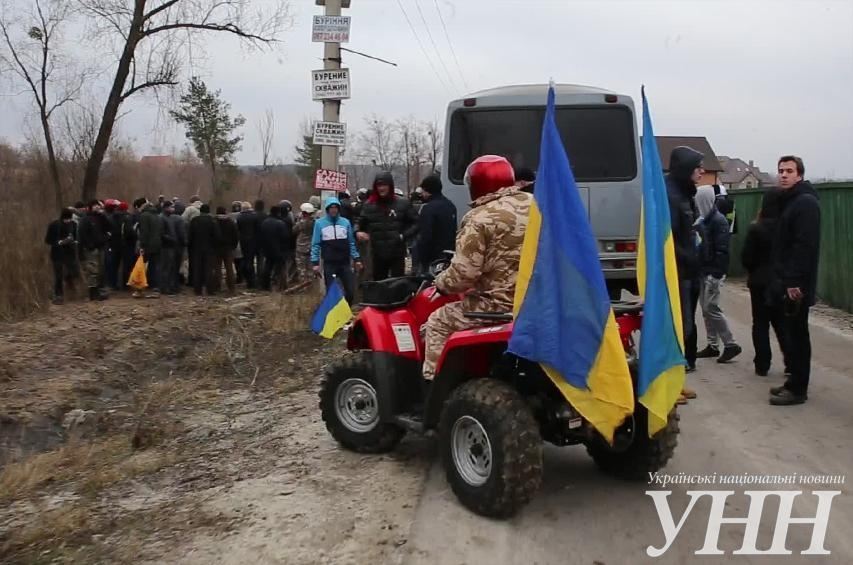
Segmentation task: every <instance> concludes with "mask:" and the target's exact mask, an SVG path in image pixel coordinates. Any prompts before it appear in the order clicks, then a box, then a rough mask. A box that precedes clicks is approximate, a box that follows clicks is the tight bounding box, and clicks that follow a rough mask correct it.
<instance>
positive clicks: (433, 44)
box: [415, 0, 455, 86]
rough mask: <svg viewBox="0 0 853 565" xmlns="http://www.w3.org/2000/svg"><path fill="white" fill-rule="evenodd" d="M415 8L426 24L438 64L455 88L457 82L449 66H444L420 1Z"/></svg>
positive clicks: (416, 1)
mask: <svg viewBox="0 0 853 565" xmlns="http://www.w3.org/2000/svg"><path fill="white" fill-rule="evenodd" d="M415 8H417V9H418V14H419V15H420V17H421V21H422V22H423V23H424V27H425V28H426V32H427V37H429V42H430V43H432V48H433V49H435V54H436V56H437V57H438V62H439V63H440V64H441V68H443V69H444V74H446V75H447V79H448V80H449V81H450V85H451V86H455V81H454V80H453V76H452V75H451V74H450V71H448V70H447V65H445V64H444V59H443V58H442V57H441V51H439V50H438V45H436V44H435V40H434V39H433V38H432V32H431V31H430V29H429V24H428V23H427V21H426V18H425V17H424V13H423V11H421V4H420V2H418V0H415Z"/></svg>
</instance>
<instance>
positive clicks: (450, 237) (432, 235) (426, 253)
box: [416, 175, 456, 272]
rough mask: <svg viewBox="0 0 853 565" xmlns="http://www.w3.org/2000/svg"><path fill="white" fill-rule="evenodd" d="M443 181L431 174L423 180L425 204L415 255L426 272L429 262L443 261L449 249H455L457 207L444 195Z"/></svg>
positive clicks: (422, 209) (420, 217)
mask: <svg viewBox="0 0 853 565" xmlns="http://www.w3.org/2000/svg"><path fill="white" fill-rule="evenodd" d="M441 188H442V187H441V179H440V178H438V175H429V176H428V177H426V178H424V180H423V181H421V189H422V190H423V198H424V200H426V204H424V205H423V208H421V213H420V215H419V216H418V244H417V253H416V256H417V257H418V260H419V261H420V265H418V266H417V267H420V270H421V271H422V272H426V271H427V270H428V269H429V266H430V263H432V262H433V261H435V260H436V259H441V257H442V254H443V252H444V251H446V250H451V251H452V250H453V249H454V248H455V247H456V206H455V205H454V204H453V202H451V201H450V200H448V199H447V197H445V196H444V194H442V192H441Z"/></svg>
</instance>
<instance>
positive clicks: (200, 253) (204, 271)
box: [187, 204, 221, 296]
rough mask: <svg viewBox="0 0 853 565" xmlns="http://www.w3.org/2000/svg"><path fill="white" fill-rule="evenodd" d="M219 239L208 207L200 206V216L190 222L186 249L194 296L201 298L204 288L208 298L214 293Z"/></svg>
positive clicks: (205, 205) (207, 205)
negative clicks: (190, 268) (187, 249)
mask: <svg viewBox="0 0 853 565" xmlns="http://www.w3.org/2000/svg"><path fill="white" fill-rule="evenodd" d="M220 239H221V234H220V233H219V225H218V224H217V223H216V220H215V219H214V218H213V216H211V215H210V205H209V204H202V205H201V208H200V214H199V215H198V216H196V217H195V218H193V219H192V220H191V221H190V229H189V234H188V236H187V247H188V248H189V252H190V257H191V258H192V266H193V274H192V281H193V290H194V291H195V294H196V296H201V295H202V290H203V289H204V288H206V289H207V294H208V296H210V295H213V294H215V293H216V284H215V283H214V280H213V278H214V269H215V267H214V264H215V262H216V248H217V247H218V246H219V242H220Z"/></svg>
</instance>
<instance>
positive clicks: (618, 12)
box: [0, 0, 853, 178]
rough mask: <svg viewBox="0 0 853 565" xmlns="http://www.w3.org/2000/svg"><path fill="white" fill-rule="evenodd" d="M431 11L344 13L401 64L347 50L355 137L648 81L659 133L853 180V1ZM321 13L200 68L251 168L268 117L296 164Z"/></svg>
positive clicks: (375, 6)
mask: <svg viewBox="0 0 853 565" xmlns="http://www.w3.org/2000/svg"><path fill="white" fill-rule="evenodd" d="M17 1H18V2H22V3H23V2H27V1H28V0H17ZM400 5H402V9H401V6H400ZM437 6H438V9H437ZM437 6H436V0H399V3H398V0H352V7H351V8H350V9H348V10H344V14H345V15H350V16H352V33H351V38H350V43H349V44H346V45H345V46H346V47H349V48H351V49H356V50H358V51H363V52H366V53H369V54H371V55H375V56H377V57H382V58H385V59H389V60H392V61H394V62H396V63H397V64H398V65H399V66H398V67H396V68H395V67H391V66H388V65H385V64H382V63H379V62H376V61H371V60H369V59H364V58H361V57H358V56H355V55H352V54H348V53H344V65H345V66H348V67H349V68H350V69H351V77H352V91H353V97H352V99H351V100H349V101H346V102H345V103H344V105H343V110H342V121H345V122H347V123H348V127H349V130H350V131H351V132H353V131H355V130H357V129H359V128H360V126H361V124H362V120H363V118H364V116H366V115H369V114H371V113H377V114H380V115H384V116H386V117H388V118H392V119H393V118H398V117H403V116H405V115H408V114H412V115H414V116H416V117H419V118H423V119H432V118H438V119H439V121H440V122H441V123H443V120H444V112H445V108H446V105H447V102H448V101H449V100H451V99H453V98H457V97H460V96H462V95H464V94H465V93H468V92H472V91H476V90H480V89H484V88H489V87H493V86H499V85H505V84H514V83H542V82H547V81H548V79H549V78H553V79H554V80H555V81H556V82H564V83H578V84H587V85H593V86H600V87H604V88H608V89H610V90H614V91H617V92H620V93H624V94H630V95H632V96H633V97H634V98H635V99H637V98H639V92H640V85H641V84H645V85H646V92H647V94H648V96H649V100H650V104H651V110H652V116H653V119H654V124H655V130H656V133H657V134H658V135H702V136H706V137H707V138H708V140H709V141H710V143H711V146H712V147H713V148H714V151H715V152H716V153H717V154H718V155H728V156H737V157H741V158H743V159H746V160H748V159H754V160H755V162H756V164H758V165H760V166H761V168H762V169H763V170H765V171H771V172H772V171H773V170H774V169H775V158H776V157H777V156H778V155H780V154H782V153H796V154H799V155H801V156H802V157H803V158H804V159H805V163H806V169H807V176H810V177H836V178H841V177H845V178H853V1H850V0H808V1H799V2H793V1H785V0H741V1H737V2H729V1H725V0H714V1H710V0H708V1H700V0H677V1H657V2H649V1H643V0H622V1H605V0H591V1H579V0H437ZM418 7H420V12H419V11H418ZM438 10H440V12H441V14H442V15H443V17H444V21H445V23H446V26H447V36H446V35H445V32H444V29H443V28H442V24H441V20H440V19H439V11H438ZM321 11H322V8H321V7H318V6H314V2H313V0H298V1H294V2H293V13H294V25H293V27H292V29H290V30H289V31H288V32H286V33H285V34H284V36H283V39H284V42H283V44H282V45H281V46H280V47H279V48H278V49H277V50H276V51H274V52H272V53H247V52H245V51H244V50H242V49H240V48H239V46H238V45H237V44H236V43H235V42H234V41H231V40H223V39H222V38H221V37H217V38H214V39H212V40H209V41H208V43H207V55H208V57H207V58H206V60H205V61H203V62H198V63H197V66H196V67H195V68H194V69H193V72H194V73H196V74H199V75H201V76H202V77H203V78H204V79H205V80H206V81H207V83H208V85H209V86H211V87H213V88H219V89H221V90H222V93H223V96H224V97H225V98H226V99H227V100H228V101H229V102H230V103H231V104H232V107H233V110H234V111H235V112H239V113H241V114H243V115H244V116H245V117H246V118H247V120H248V122H247V126H246V128H245V132H244V133H245V143H244V146H243V151H242V153H241V154H240V156H239V160H240V162H241V163H243V164H254V163H257V162H259V160H260V150H259V142H258V136H257V132H256V128H255V124H256V122H257V121H258V120H259V119H260V117H261V116H262V114H263V112H264V110H265V109H266V108H272V109H273V110H274V112H275V116H276V121H277V132H276V139H275V143H274V147H273V153H274V157H275V158H277V159H280V160H282V161H284V162H290V161H292V159H293V153H294V152H293V146H294V145H295V144H296V142H297V130H298V125H299V122H300V120H301V119H302V118H304V117H306V116H307V117H313V118H319V117H320V116H321V105H320V103H319V102H313V101H312V100H311V92H310V71H311V70H312V69H318V68H322V61H321V58H322V44H321V43H312V42H311V16H312V15H313V14H318V13H321ZM404 11H405V14H406V15H407V16H408V19H409V21H410V22H411V24H412V26H413V27H414V33H413V31H412V29H411V28H410V26H409V24H408V23H407V21H406V18H405V16H404ZM421 14H422V15H421ZM427 30H429V33H431V35H432V40H431V39H430V36H429V33H428V31H427ZM415 33H416V34H417V37H418V38H419V39H420V43H421V44H422V45H423V50H422V48H421V46H419V44H418V41H417V40H416V39H415ZM448 36H449V38H450V42H451V43H452V45H453V47H454V48H455V52H456V56H457V58H458V63H459V65H458V66H457V64H456V62H455V61H454V58H453V56H452V54H451V51H450V48H449V46H448V40H447V37H448ZM433 43H435V46H437V51H436V48H435V47H434V46H433ZM424 50H425V51H426V54H425V53H424ZM430 63H431V64H430ZM187 74H189V71H188V73H187ZM439 77H441V78H439ZM462 77H464V82H463V78H462ZM29 102H30V100H29V99H27V98H24V97H19V98H16V99H15V98H9V97H0V116H2V121H0V137H3V138H5V139H7V140H11V141H18V140H20V139H21V133H20V132H21V130H22V128H23V127H24V122H25V118H26V114H27V113H28V112H29V111H30V107H29V105H28V104H29ZM126 109H127V110H131V113H130V114H129V115H127V116H126V117H125V118H123V120H122V122H121V126H120V131H121V133H122V135H123V136H125V137H130V138H132V139H133V140H134V143H135V146H136V147H137V150H138V152H139V153H141V154H148V153H157V152H164V151H168V150H169V148H170V147H171V146H174V145H182V144H183V143H184V140H183V132H182V131H181V130H179V129H178V128H177V127H176V126H175V125H173V124H171V123H169V121H168V120H165V119H163V118H162V117H161V118H158V113H157V111H156V108H155V103H154V101H153V100H152V99H150V98H148V99H146V98H139V99H136V100H134V101H133V102H131V103H130V104H128V107H127V108H126Z"/></svg>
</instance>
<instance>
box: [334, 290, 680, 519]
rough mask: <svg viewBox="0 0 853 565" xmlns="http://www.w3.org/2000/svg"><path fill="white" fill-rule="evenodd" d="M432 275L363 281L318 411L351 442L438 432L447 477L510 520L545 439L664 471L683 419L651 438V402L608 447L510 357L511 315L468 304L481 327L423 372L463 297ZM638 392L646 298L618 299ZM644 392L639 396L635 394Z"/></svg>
mask: <svg viewBox="0 0 853 565" xmlns="http://www.w3.org/2000/svg"><path fill="white" fill-rule="evenodd" d="M431 278H432V277H431V276H425V277H419V276H412V277H401V278H394V279H388V280H385V281H379V282H374V283H365V285H366V286H365V287H364V298H365V300H364V302H363V305H364V306H365V307H364V309H363V310H362V311H361V312H360V313H359V314H358V316H357V317H356V319H355V320H354V322H353V324H352V326H351V329H350V331H349V336H348V340H347V348H348V349H349V350H350V351H351V353H348V354H345V355H344V356H343V357H342V358H341V359H339V360H338V361H336V362H335V363H333V364H332V365H331V366H330V367H329V368H328V369H327V370H326V372H325V375H324V378H323V380H322V385H321V388H320V393H319V395H320V409H321V411H322V416H323V421H324V422H325V423H326V428H327V429H328V430H329V432H330V433H331V434H332V436H333V437H334V438H335V439H336V440H337V441H338V442H339V443H340V444H341V445H343V446H344V447H346V448H348V449H351V450H353V451H357V452H360V453H382V452H387V451H390V450H392V449H394V447H395V446H396V445H397V443H399V441H400V440H401V439H402V438H403V436H404V435H405V434H406V432H415V433H419V434H426V433H430V434H431V433H435V432H437V435H438V442H439V448H440V450H441V456H442V461H443V464H444V469H445V473H446V476H447V480H448V482H449V483H450V485H451V487H452V488H453V492H454V493H455V494H456V496H457V497H458V498H459V500H460V501H461V502H462V504H463V505H465V506H466V507H468V508H469V509H470V510H472V511H474V512H476V513H478V514H481V515H484V516H489V517H496V518H506V517H509V516H512V515H513V514H515V513H516V512H517V511H518V510H519V509H520V508H521V507H522V506H524V505H525V504H526V503H527V502H529V501H530V500H531V498H532V497H533V495H534V494H535V492H536V491H537V490H538V488H539V485H540V483H541V479H542V440H545V441H548V442H550V443H553V444H555V445H558V446H567V445H577V444H583V445H585V446H586V448H587V451H588V452H589V454H590V455H591V456H592V458H593V459H594V460H595V462H596V463H597V464H598V466H599V467H600V468H601V469H603V470H604V471H606V472H609V473H612V474H614V475H617V476H621V477H623V478H627V479H635V480H641V479H645V478H647V477H648V475H647V473H649V472H654V471H657V470H659V469H661V468H662V467H664V466H665V465H666V463H667V461H669V459H670V458H671V457H672V454H673V451H674V450H675V446H676V444H677V436H678V432H679V428H678V415H677V414H676V412H675V410H673V411H672V413H671V414H670V415H669V421H668V424H667V426H666V427H665V428H664V429H663V430H661V431H660V432H659V433H658V434H656V435H655V436H654V437H653V438H649V437H648V433H647V429H648V425H647V424H648V421H647V417H648V416H647V412H646V409H645V407H643V406H642V405H640V404H639V403H638V404H637V405H636V406H635V409H634V413H633V415H632V416H631V417H629V418H628V419H627V420H626V422H625V423H624V424H623V425H622V426H621V427H620V428H619V429H618V430H617V431H616V434H615V438H614V443H613V445H612V446H611V445H609V444H608V443H607V442H606V441H605V440H604V438H603V437H602V436H601V435H600V434H598V432H596V431H595V430H594V428H593V427H592V426H591V425H590V424H589V423H588V422H587V421H586V420H584V418H582V417H581V416H580V414H579V413H578V412H577V411H576V410H575V409H574V408H573V407H572V406H571V405H570V404H569V403H568V402H567V401H566V400H565V398H564V397H563V396H562V394H561V393H560V392H559V390H558V389H557V387H556V386H554V384H553V383H552V382H551V380H550V379H549V378H548V377H547V375H545V373H544V372H543V371H542V370H541V368H540V367H539V365H538V364H536V363H531V362H529V361H526V360H524V359H520V358H517V357H515V356H513V355H510V354H508V353H506V349H507V343H508V342H509V337H510V334H511V333H512V327H513V324H512V316H511V315H510V314H491V313H489V314H486V313H477V312H470V313H467V314H466V315H468V316H470V317H471V318H473V319H476V320H477V321H481V322H482V323H483V326H482V327H479V328H476V329H471V330H466V331H460V332H456V333H454V334H453V335H452V336H451V337H450V339H448V341H447V343H446V344H445V346H444V351H443V352H442V355H441V359H440V360H439V362H438V365H437V371H436V376H435V379H434V381H433V382H432V384H431V385H430V384H429V383H427V382H426V381H424V379H423V378H422V376H421V366H422V363H423V360H424V331H425V327H424V325H425V324H426V321H427V318H428V317H429V315H430V314H431V313H432V312H434V311H435V310H437V309H438V308H440V307H441V306H443V305H444V304H447V303H449V302H454V301H457V300H460V298H461V297H460V296H443V295H441V294H438V293H437V292H436V290H435V287H434V286H432V285H431V284H430V281H431ZM614 310H615V313H616V320H617V323H618V324H619V331H620V334H621V337H622V343H623V345H624V346H625V352H626V355H627V356H628V359H629V363H630V365H631V373H632V376H633V378H634V388H635V391H636V370H635V365H636V363H635V361H636V354H635V352H636V349H635V339H634V336H636V335H638V334H639V330H640V321H641V319H642V314H641V311H642V306H641V305H638V304H635V303H623V302H616V303H614ZM635 396H636V394H635Z"/></svg>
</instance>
